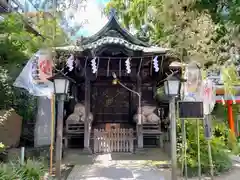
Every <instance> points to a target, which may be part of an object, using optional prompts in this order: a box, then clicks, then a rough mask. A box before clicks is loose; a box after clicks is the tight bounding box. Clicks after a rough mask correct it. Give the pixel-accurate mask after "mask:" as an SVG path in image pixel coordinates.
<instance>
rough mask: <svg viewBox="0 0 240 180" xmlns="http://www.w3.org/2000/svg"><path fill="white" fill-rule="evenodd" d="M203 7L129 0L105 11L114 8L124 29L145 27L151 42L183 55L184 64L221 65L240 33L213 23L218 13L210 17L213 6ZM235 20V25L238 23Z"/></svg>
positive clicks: (196, 1)
mask: <svg viewBox="0 0 240 180" xmlns="http://www.w3.org/2000/svg"><path fill="white" fill-rule="evenodd" d="M206 1H207V0H206ZM204 4H208V3H206V2H204V0H203V1H200V0H185V1H182V0H175V1H169V0H160V1H159V0H152V1H149V0H132V1H128V3H125V2H124V1H122V0H112V1H110V3H109V4H108V7H107V10H109V9H110V7H114V8H116V9H117V10H118V15H119V18H120V19H121V20H122V22H123V23H124V24H125V26H126V27H127V28H128V27H129V26H130V25H133V26H134V28H136V29H137V30H139V31H141V27H142V26H143V25H144V26H145V27H146V26H147V27H148V35H149V36H150V40H151V41H152V43H154V44H158V45H161V46H167V47H170V48H172V50H173V51H174V54H175V55H177V56H178V57H181V56H182V54H184V57H185V58H184V59H183V60H184V61H189V60H195V61H198V62H200V63H201V64H202V65H204V64H211V65H212V64H221V63H222V62H225V61H226V60H227V59H228V58H229V57H228V52H229V48H230V45H231V44H232V42H233V40H235V38H236V35H237V32H239V30H238V29H237V26H236V25H233V23H232V21H230V20H229V21H227V22H226V23H225V24H223V23H220V21H219V20H218V21H217V23H216V22H215V19H219V18H214V19H213V17H214V16H220V12H219V11H216V12H215V15H213V12H212V11H213V7H212V6H210V5H209V7H208V6H207V5H205V6H204ZM213 4H214V3H213ZM229 4H230V3H229ZM236 4H237V3H236ZM200 5H202V6H201V11H200ZM217 6H220V4H218V5H217ZM222 6H223V5H222ZM235 7H237V5H236V6H235ZM222 9H223V8H222ZM231 9H232V6H231ZM236 9H237V8H235V10H236ZM229 11H230V10H229ZM231 11H232V10H231ZM209 12H210V13H209ZM229 19H234V17H233V16H231V18H229ZM237 19H238V18H236V19H234V20H236V21H234V22H236V23H237ZM237 30H238V31H237Z"/></svg>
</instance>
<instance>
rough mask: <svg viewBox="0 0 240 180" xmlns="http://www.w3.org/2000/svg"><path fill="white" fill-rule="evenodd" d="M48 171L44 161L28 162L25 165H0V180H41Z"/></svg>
mask: <svg viewBox="0 0 240 180" xmlns="http://www.w3.org/2000/svg"><path fill="white" fill-rule="evenodd" d="M47 171H48V168H47V166H46V165H45V163H44V161H42V160H38V161H37V160H30V159H29V160H27V161H26V162H25V164H24V165H21V164H20V162H19V161H18V162H10V163H7V164H1V165H0V180H14V179H21V180H40V179H42V178H43V177H44V176H45V175H46V172H47Z"/></svg>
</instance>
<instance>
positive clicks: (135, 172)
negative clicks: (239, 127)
mask: <svg viewBox="0 0 240 180" xmlns="http://www.w3.org/2000/svg"><path fill="white" fill-rule="evenodd" d="M79 157H81V158H79ZM69 160H72V161H73V160H75V164H76V165H75V167H74V168H73V170H72V172H71V173H70V174H69V176H68V178H67V180H171V170H170V169H169V168H157V167H156V164H154V161H149V160H155V162H163V161H164V162H167V161H168V160H169V157H168V156H167V155H166V154H164V152H161V151H154V152H152V151H150V152H147V153H146V152H145V153H143V154H104V155H97V156H87V155H85V156H80V155H79V152H78V156H77V155H74V154H73V153H71V158H70V157H68V160H67V161H68V162H69ZM239 177H240V163H234V168H233V169H232V170H231V171H230V172H228V173H226V174H224V175H221V176H219V177H214V180H237V179H239ZM180 179H181V178H179V180H180ZM205 179H210V178H203V180H205ZM189 180H198V178H189Z"/></svg>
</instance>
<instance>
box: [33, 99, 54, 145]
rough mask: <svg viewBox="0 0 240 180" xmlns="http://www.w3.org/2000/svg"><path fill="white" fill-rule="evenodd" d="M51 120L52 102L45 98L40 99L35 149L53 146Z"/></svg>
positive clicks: (35, 132) (35, 129) (35, 130)
mask: <svg viewBox="0 0 240 180" xmlns="http://www.w3.org/2000/svg"><path fill="white" fill-rule="evenodd" d="M51 119H52V115H51V100H50V99H48V98H45V97H38V110H37V116H36V124H35V128H34V146H35V147H39V146H46V145H50V144H51V130H52V128H51V125H52V123H51ZM54 129H55V128H54Z"/></svg>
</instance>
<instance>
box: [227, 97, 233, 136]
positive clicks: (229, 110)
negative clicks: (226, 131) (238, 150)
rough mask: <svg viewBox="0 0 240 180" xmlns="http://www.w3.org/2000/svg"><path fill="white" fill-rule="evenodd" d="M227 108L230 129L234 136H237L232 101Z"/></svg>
mask: <svg viewBox="0 0 240 180" xmlns="http://www.w3.org/2000/svg"><path fill="white" fill-rule="evenodd" d="M227 107H228V123H229V128H230V129H231V132H232V134H235V127H234V126H235V125H234V117H233V108H232V101H230V100H228V101H227Z"/></svg>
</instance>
